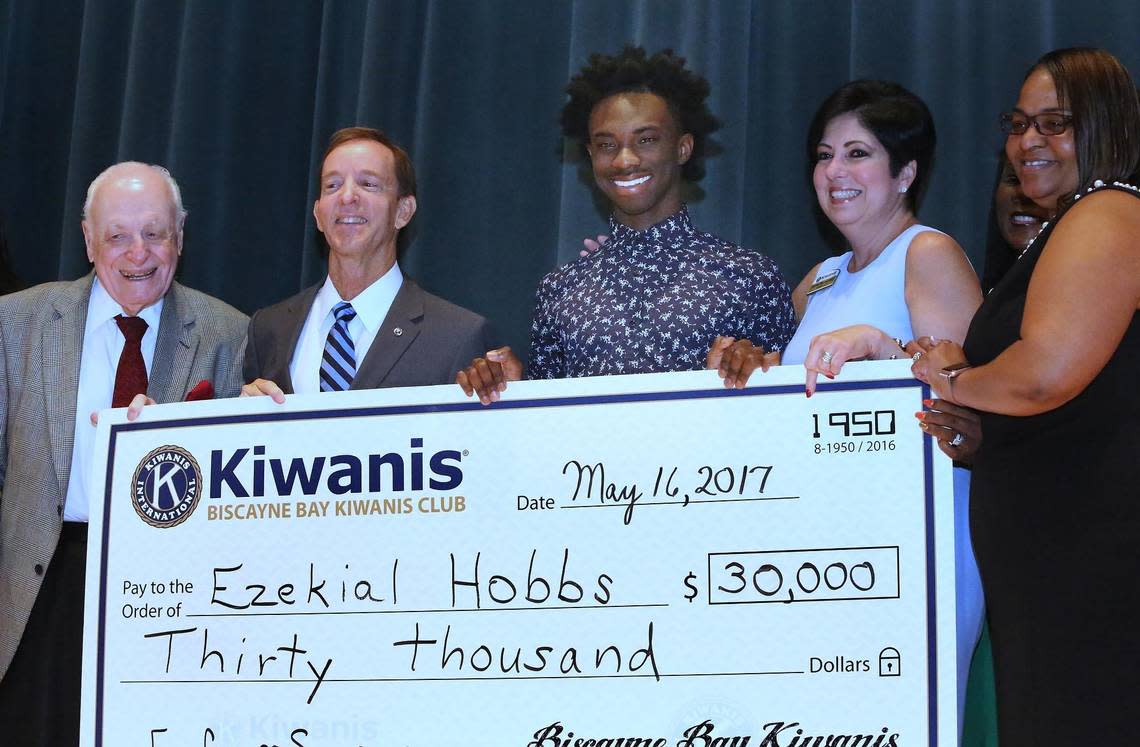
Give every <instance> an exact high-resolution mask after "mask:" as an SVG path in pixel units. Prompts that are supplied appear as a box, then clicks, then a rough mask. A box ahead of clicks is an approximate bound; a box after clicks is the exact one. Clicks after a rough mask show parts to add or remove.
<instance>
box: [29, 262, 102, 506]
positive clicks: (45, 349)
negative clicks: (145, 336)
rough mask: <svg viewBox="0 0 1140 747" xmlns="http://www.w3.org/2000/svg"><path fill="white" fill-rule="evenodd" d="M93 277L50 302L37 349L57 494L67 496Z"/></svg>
mask: <svg viewBox="0 0 1140 747" xmlns="http://www.w3.org/2000/svg"><path fill="white" fill-rule="evenodd" d="M94 277H95V275H94V273H91V274H88V275H87V277H85V278H81V279H79V280H76V281H75V282H74V283H71V284H70V285H69V286H67V287H66V288H65V289H64V290H63V291H62V292H61V293H60V294H59V296H58V297H57V298H56V299H55V300H54V301H53V302H52V306H53V307H54V308H53V312H52V315H51V318H50V319H49V320H48V322H47V324H46V325H45V327H44V331H43V337H42V346H41V348H40V354H41V361H40V364H41V365H40V376H41V377H42V380H43V387H44V388H43V392H44V406H45V407H46V408H47V423H48V438H49V440H50V441H51V453H52V461H53V462H54V463H55V474H56V477H57V478H58V479H59V494H60V495H66V493H67V487H66V486H67V478H68V473H69V472H70V471H71V451H72V448H73V446H74V445H75V408H76V398H77V396H78V394H79V363H80V361H81V360H82V358H83V331H84V328H85V327H86V325H87V302H88V301H89V300H90V298H91V283H92V282H93V280H94Z"/></svg>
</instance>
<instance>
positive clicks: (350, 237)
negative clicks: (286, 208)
mask: <svg viewBox="0 0 1140 747" xmlns="http://www.w3.org/2000/svg"><path fill="white" fill-rule="evenodd" d="M395 164H396V161H395V157H394V156H393V155H392V151H391V150H390V149H389V148H388V147H387V146H385V145H383V144H381V143H378V142H376V141H375V140H350V141H348V142H347V143H344V144H343V145H340V146H338V147H337V148H334V149H333V150H332V152H330V153H329V154H328V156H327V157H326V158H325V161H324V165H323V166H322V168H321V191H320V196H319V197H318V198H317V200H316V202H315V203H313V217H314V218H316V221H317V228H318V229H320V231H321V233H323V234H324V235H325V240H326V241H327V242H328V245H329V251H330V253H329V262H330V265H331V264H333V263H337V262H341V261H343V260H347V261H352V262H356V263H363V264H364V265H366V266H367V267H368V274H373V273H375V272H376V271H379V274H377V275H376V277H379V276H380V275H382V274H383V273H384V272H386V271H387V269H388V268H390V267H391V266H392V264H393V263H394V262H395V261H396V236H397V234H398V233H399V231H400V229H401V228H403V227H404V226H406V225H407V224H408V221H410V220H411V219H412V216H413V215H414V214H415V212H416V198H415V197H413V196H411V195H406V196H404V197H400V196H399V185H398V183H397V180H396V165H395Z"/></svg>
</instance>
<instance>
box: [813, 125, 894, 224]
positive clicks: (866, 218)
mask: <svg viewBox="0 0 1140 747" xmlns="http://www.w3.org/2000/svg"><path fill="white" fill-rule="evenodd" d="M890 160H891V159H890V154H889V153H887V149H886V148H884V147H883V145H882V144H881V143H880V142H879V140H878V138H876V137H875V136H874V135H873V134H872V133H871V132H870V131H869V130H868V129H867V128H866V127H864V126H863V125H862V123H860V121H859V117H858V116H857V115H856V114H855V113H854V112H848V113H847V114H841V115H840V116H838V117H836V118H835V119H833V120H831V121H830V122H828V123H827V127H825V128H824V130H823V137H822V138H821V139H820V142H819V144H818V145H817V146H816V163H815V169H814V170H813V172H812V184H813V185H814V186H815V195H816V198H817V199H818V200H819V206H820V207H821V208H822V209H823V212H824V214H825V215H826V216H827V218H828V220H830V221H831V222H832V223H833V224H835V227H836V228H838V229H839V230H840V231H841V232H843V234H844V236H846V237H847V238H848V239H849V240H850V239H851V238H852V236H853V235H855V234H858V233H866V232H867V231H868V230H870V231H871V232H874V231H875V229H877V228H878V227H880V226H885V225H887V224H888V222H889V221H891V220H892V219H893V218H895V217H897V216H899V215H900V214H909V213H910V209H909V208H908V207H907V201H906V192H905V189H906V188H909V187H910V183H911V182H912V181H914V175H915V163H914V161H911V162H910V163H908V164H906V165H905V166H903V167H902V168H901V169H900V170H899V173H898V176H891V163H890Z"/></svg>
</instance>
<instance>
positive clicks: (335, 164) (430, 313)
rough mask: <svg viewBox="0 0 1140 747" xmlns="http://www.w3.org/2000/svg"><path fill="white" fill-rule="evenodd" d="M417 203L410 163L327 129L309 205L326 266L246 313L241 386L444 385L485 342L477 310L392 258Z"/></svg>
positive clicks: (388, 145)
mask: <svg viewBox="0 0 1140 747" xmlns="http://www.w3.org/2000/svg"><path fill="white" fill-rule="evenodd" d="M415 212H416V181H415V170H414V169H413V167H412V162H411V159H409V158H408V155H407V153H405V152H404V150H403V149H402V148H400V147H399V146H398V145H396V144H395V143H394V142H392V141H391V140H390V139H389V138H388V137H387V136H385V135H384V134H383V133H381V132H379V131H377V130H373V129H370V128H366V127H350V128H346V129H343V130H340V131H338V132H336V133H335V134H334V135H333V136H332V138H331V140H330V141H329V146H328V149H327V150H326V151H325V157H324V162H323V164H322V167H321V181H320V190H319V193H318V195H317V200H316V202H315V203H314V204H313V216H314V217H315V218H316V221H317V228H318V229H320V231H321V233H323V234H324V236H325V240H326V241H327V242H328V246H329V258H328V265H329V272H328V277H327V278H325V280H324V281H323V282H322V283H320V284H319V285H316V286H314V287H312V288H309V289H307V290H305V291H302V292H301V293H299V294H298V295H296V296H293V297H292V298H288V299H286V300H285V301H282V302H281V303H278V304H276V305H274V306H270V307H268V308H265V309H262V310H260V311H258V312H257V313H255V314H254V315H253V319H252V320H250V324H249V335H248V339H249V342H248V346H247V348H246V354H245V366H244V372H245V380H246V381H247V382H250V383H248V384H246V385H245V386H244V387H243V388H242V394H244V395H257V394H268V395H271V396H272V397H273V398H274V399H275V400H277V401H278V402H283V401H284V394H286V393H312V392H318V391H339V390H342V389H376V388H380V387H394V386H422V385H427V384H447V383H450V382H452V381H454V380H455V374H456V372H458V371H459V369H460V368H462V367H463V366H465V365H467V362H468V361H469V360H471V358H472V357H473V356H474V355H478V354H479V353H481V352H482V351H483V350H486V349H487V342H488V340H489V339H490V337H489V330H488V325H487V320H486V319H484V318H483V317H481V316H479V315H477V314H474V313H472V312H470V311H468V310H466V309H463V308H460V307H459V306H455V305H453V304H451V303H448V302H447V301H444V300H443V299H441V298H438V297H436V296H433V295H431V294H430V293H427V292H425V291H423V290H422V289H420V287H419V286H417V285H416V284H415V283H413V282H412V281H411V280H409V279H408V278H405V277H404V276H403V274H402V273H401V272H400V267H399V265H398V264H397V263H396V239H397V237H398V235H399V232H400V229H402V228H404V226H406V225H408V223H409V222H410V221H411V219H412V216H413V215H415Z"/></svg>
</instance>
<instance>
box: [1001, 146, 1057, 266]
mask: <svg viewBox="0 0 1140 747" xmlns="http://www.w3.org/2000/svg"><path fill="white" fill-rule="evenodd" d="M994 215H995V216H996V218H997V225H998V231H999V232H1000V233H1001V236H1002V238H1003V239H1005V243H1007V244H1009V245H1010V247H1012V248H1013V249H1015V250H1017V251H1019V252H1020V251H1021V250H1022V249H1024V248H1025V247H1027V246H1029V242H1030V241H1033V239H1034V237H1036V236H1037V234H1038V232H1039V231H1040V230H1041V224H1042V223H1043V222H1044V221H1046V220H1048V219H1049V211H1048V210H1046V209H1045V208H1043V207H1041V206H1040V205H1038V204H1037V203H1035V202H1034V201H1033V200H1031V199H1029V198H1028V197H1026V196H1025V193H1024V192H1022V191H1021V182H1020V181H1018V179H1017V174H1015V173H1014V171H1013V167H1011V166H1010V165H1009V162H1008V161H1007V162H1006V163H1005V164H1004V165H1003V166H1002V169H1001V179H1000V180H999V181H998V185H997V189H995V190H994Z"/></svg>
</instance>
